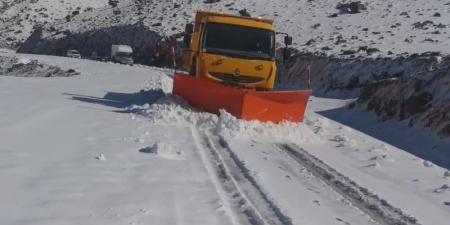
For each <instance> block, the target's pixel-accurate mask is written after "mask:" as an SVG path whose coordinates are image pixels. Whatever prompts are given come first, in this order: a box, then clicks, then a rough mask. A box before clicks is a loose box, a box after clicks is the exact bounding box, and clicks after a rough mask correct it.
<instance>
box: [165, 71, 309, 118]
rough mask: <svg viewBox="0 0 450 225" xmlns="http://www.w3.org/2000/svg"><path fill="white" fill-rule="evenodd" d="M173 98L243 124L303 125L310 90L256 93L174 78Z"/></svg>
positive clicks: (189, 79) (179, 77) (198, 79)
mask: <svg viewBox="0 0 450 225" xmlns="http://www.w3.org/2000/svg"><path fill="white" fill-rule="evenodd" d="M173 94H174V95H178V96H180V97H182V98H183V99H184V100H186V101H187V102H188V103H189V104H190V105H192V106H194V107H197V108H199V109H202V110H205V111H207V112H211V113H216V114H217V113H219V110H220V109H224V110H226V111H227V112H229V113H230V114H232V115H233V116H235V117H237V118H240V119H244V120H259V121H262V122H267V121H271V122H274V123H279V122H281V121H284V120H285V121H292V122H302V121H303V116H304V114H305V110H306V105H307V103H308V98H309V96H310V95H311V90H299V91H255V90H247V89H239V88H236V87H227V86H224V85H222V84H220V83H217V82H213V81H210V80H206V79H202V78H195V77H192V76H188V75H185V74H175V76H174V82H173Z"/></svg>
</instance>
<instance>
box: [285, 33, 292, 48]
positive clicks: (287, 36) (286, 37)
mask: <svg viewBox="0 0 450 225" xmlns="http://www.w3.org/2000/svg"><path fill="white" fill-rule="evenodd" d="M284 44H285V45H286V46H288V45H292V37H291V36H289V35H286V36H284Z"/></svg>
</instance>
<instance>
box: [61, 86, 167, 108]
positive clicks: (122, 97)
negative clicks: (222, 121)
mask: <svg viewBox="0 0 450 225" xmlns="http://www.w3.org/2000/svg"><path fill="white" fill-rule="evenodd" d="M63 95H66V96H70V97H71V99H73V100H76V101H80V102H87V103H91V104H97V105H103V106H107V107H113V108H117V110H113V111H114V112H119V113H130V112H132V110H131V109H128V107H130V106H132V105H144V104H153V103H155V102H156V101H157V100H158V99H160V98H162V97H165V96H166V94H165V93H164V92H163V91H162V90H161V89H154V90H140V91H139V92H136V93H120V92H107V93H106V94H105V96H103V97H95V96H88V95H81V94H73V93H63Z"/></svg>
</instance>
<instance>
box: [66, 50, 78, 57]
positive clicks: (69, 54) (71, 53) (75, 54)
mask: <svg viewBox="0 0 450 225" xmlns="http://www.w3.org/2000/svg"><path fill="white" fill-rule="evenodd" d="M66 56H67V57H70V58H77V59H81V54H80V52H78V51H77V50H74V49H70V50H67V53H66Z"/></svg>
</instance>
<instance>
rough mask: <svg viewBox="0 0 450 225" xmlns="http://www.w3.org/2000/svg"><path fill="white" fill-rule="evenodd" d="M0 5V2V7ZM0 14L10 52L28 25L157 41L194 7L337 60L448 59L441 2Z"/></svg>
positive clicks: (119, 0) (167, 5)
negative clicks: (272, 30)
mask: <svg viewBox="0 0 450 225" xmlns="http://www.w3.org/2000/svg"><path fill="white" fill-rule="evenodd" d="M3 4H5V3H3ZM6 5H7V6H6V7H5V6H3V7H2V8H3V10H4V12H3V13H2V14H1V16H0V21H2V23H1V24H0V34H1V36H0V40H2V41H0V43H6V44H8V45H10V46H15V45H17V44H18V43H21V42H23V41H25V39H26V38H27V37H28V36H29V35H30V34H31V32H32V30H33V27H35V26H36V25H42V26H43V27H44V36H45V37H46V38H61V37H63V36H65V35H67V34H73V33H84V32H88V31H92V30H98V29H102V28H108V27H111V26H124V25H130V24H136V23H140V24H143V25H144V26H145V27H148V28H149V30H151V31H155V32H157V33H159V34H160V35H162V36H167V35H171V34H174V33H179V32H181V31H182V29H183V28H184V24H185V23H186V22H189V21H192V18H193V14H194V12H195V11H196V10H198V9H203V10H212V11H224V12H227V13H233V14H241V15H252V16H261V17H265V18H271V19H274V21H275V24H276V26H277V27H278V30H279V31H283V32H288V33H290V34H292V35H293V37H294V42H295V43H294V47H295V48H297V49H300V50H305V51H308V52H320V53H323V54H326V55H341V57H356V56H359V55H361V56H370V57H377V56H395V55H400V54H403V53H405V54H409V53H423V52H425V51H441V52H442V53H444V54H448V53H450V46H449V45H450V37H449V31H450V13H449V11H450V3H449V2H448V1H446V0H433V1H428V0H414V1H398V0H376V1H348V0H341V1H334V0H285V1H282V2H280V1H273V0H245V1H243V0H173V1H150V0H148V1H146V0H89V1H88V0H70V1H68V0H60V1H53V0H22V1H19V0H16V1H12V0H9V1H6Z"/></svg>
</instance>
